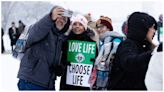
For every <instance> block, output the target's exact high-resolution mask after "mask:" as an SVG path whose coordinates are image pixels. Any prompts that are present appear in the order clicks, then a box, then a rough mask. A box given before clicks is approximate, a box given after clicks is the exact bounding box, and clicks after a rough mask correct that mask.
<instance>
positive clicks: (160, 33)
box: [157, 14, 163, 43]
mask: <svg viewBox="0 0 164 92" xmlns="http://www.w3.org/2000/svg"><path fill="white" fill-rule="evenodd" d="M157 25H158V26H157V40H158V42H159V43H160V42H162V41H163V15H162V14H161V15H160V16H159V21H158V22H157Z"/></svg>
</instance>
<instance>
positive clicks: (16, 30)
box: [8, 20, 25, 51]
mask: <svg viewBox="0 0 164 92" xmlns="http://www.w3.org/2000/svg"><path fill="white" fill-rule="evenodd" d="M18 23H19V26H18V27H16V26H15V22H12V23H11V27H10V28H9V30H8V34H9V38H10V41H11V44H10V45H11V50H12V51H13V49H14V46H15V44H16V41H17V40H18V38H19V36H20V35H21V33H22V32H23V31H24V29H25V24H24V23H23V22H22V21H21V20H19V21H18Z"/></svg>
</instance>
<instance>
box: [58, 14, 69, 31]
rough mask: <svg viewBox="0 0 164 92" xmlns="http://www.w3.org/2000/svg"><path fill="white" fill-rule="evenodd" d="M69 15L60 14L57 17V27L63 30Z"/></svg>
mask: <svg viewBox="0 0 164 92" xmlns="http://www.w3.org/2000/svg"><path fill="white" fill-rule="evenodd" d="M67 20H68V19H67V17H63V16H60V17H58V18H57V19H56V22H55V24H56V27H57V28H58V29H59V30H61V29H63V28H64V26H65V24H66V23H67Z"/></svg>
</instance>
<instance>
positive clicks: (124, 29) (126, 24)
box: [121, 15, 129, 36]
mask: <svg viewBox="0 0 164 92" xmlns="http://www.w3.org/2000/svg"><path fill="white" fill-rule="evenodd" d="M128 17H129V15H128V16H127V19H128ZM127 19H126V21H124V22H123V24H122V27H121V30H122V33H123V34H124V35H125V36H127V33H128V22H127Z"/></svg>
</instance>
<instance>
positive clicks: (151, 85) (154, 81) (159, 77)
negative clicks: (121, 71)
mask: <svg viewBox="0 0 164 92" xmlns="http://www.w3.org/2000/svg"><path fill="white" fill-rule="evenodd" d="M145 85H146V88H147V90H150V91H162V90H163V43H160V44H159V46H158V47H156V48H155V49H154V51H153V53H152V57H151V59H150V62H149V67H148V70H147V72H146V77H145Z"/></svg>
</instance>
